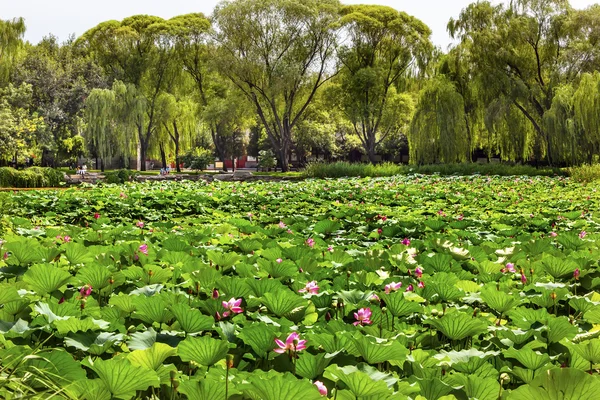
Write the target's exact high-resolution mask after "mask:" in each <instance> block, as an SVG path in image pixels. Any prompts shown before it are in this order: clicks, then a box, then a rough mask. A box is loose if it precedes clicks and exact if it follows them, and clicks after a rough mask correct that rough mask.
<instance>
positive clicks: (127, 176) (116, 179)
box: [104, 169, 137, 183]
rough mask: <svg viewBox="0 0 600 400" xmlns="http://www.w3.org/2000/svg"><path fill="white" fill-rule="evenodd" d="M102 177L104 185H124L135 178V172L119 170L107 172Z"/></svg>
mask: <svg viewBox="0 0 600 400" xmlns="http://www.w3.org/2000/svg"><path fill="white" fill-rule="evenodd" d="M104 176H105V178H106V183H125V182H131V181H132V180H133V179H134V178H135V177H136V176H137V172H136V171H132V170H130V169H120V170H117V171H110V172H107V173H106V174H104Z"/></svg>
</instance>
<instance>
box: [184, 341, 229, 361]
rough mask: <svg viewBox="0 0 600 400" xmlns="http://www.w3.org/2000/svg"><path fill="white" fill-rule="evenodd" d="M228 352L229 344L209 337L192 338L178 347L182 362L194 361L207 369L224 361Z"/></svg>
mask: <svg viewBox="0 0 600 400" xmlns="http://www.w3.org/2000/svg"><path fill="white" fill-rule="evenodd" d="M228 351H229V346H228V344H227V342H224V341H222V340H218V339H213V338H211V337H208V336H201V337H191V336H190V337H187V338H186V339H185V340H184V341H182V342H181V343H179V345H178V346H177V354H178V355H179V357H181V360H182V361H186V362H187V361H194V362H196V363H198V364H200V365H204V366H205V367H210V366H211V365H214V364H215V363H216V362H217V361H219V360H222V359H224V358H225V356H227V352H228Z"/></svg>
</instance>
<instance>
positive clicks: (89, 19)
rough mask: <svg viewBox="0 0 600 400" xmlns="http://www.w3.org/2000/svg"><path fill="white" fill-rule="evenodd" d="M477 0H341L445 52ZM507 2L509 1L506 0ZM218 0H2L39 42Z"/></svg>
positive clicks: (577, 3) (4, 9)
mask: <svg viewBox="0 0 600 400" xmlns="http://www.w3.org/2000/svg"><path fill="white" fill-rule="evenodd" d="M473 1H474V0H342V2H343V3H346V4H380V5H388V6H391V7H394V8H396V9H398V10H401V11H405V12H407V13H408V14H411V15H414V16H415V17H417V18H419V19H421V20H422V21H423V22H425V23H426V24H427V25H429V27H430V28H431V30H432V31H433V36H432V39H433V42H434V43H435V44H436V45H438V46H441V47H442V48H443V49H445V48H446V47H447V46H448V44H450V38H449V37H448V34H447V32H446V24H447V23H448V20H449V19H450V17H457V16H458V14H459V13H460V11H461V10H462V9H463V8H464V7H466V6H467V5H468V4H470V3H471V2H473ZM497 1H499V0H496V2H497ZM505 1H507V0H505ZM596 1H597V0H571V5H572V6H573V7H575V8H585V7H587V6H589V5H591V4H593V3H595V2H596ZM217 3H218V1H217V0H167V1H165V0H100V1H96V0H94V1H90V0H87V1H86V0H0V19H9V18H14V17H24V18H25V22H26V24H27V33H26V34H25V38H26V39H27V40H29V41H30V42H32V43H37V42H38V41H39V40H40V39H41V38H42V37H44V36H46V35H48V34H49V33H52V34H54V35H55V36H58V38H59V39H60V40H61V41H62V40H65V39H67V38H68V36H69V35H70V34H72V33H74V34H75V35H76V36H78V35H81V34H82V33H83V32H85V31H86V30H88V29H89V28H92V27H93V26H95V25H97V24H98V23H100V22H102V21H106V20H111V19H117V20H120V19H123V18H125V17H129V16H131V15H136V14H150V15H157V16H160V17H163V18H170V17H173V16H175V15H180V14H187V13H191V12H203V13H205V14H207V15H209V14H211V12H212V10H213V8H214V6H215V5H216V4H217Z"/></svg>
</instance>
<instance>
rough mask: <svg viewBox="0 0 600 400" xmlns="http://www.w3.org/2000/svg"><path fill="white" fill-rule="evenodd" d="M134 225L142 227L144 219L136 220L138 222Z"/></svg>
mask: <svg viewBox="0 0 600 400" xmlns="http://www.w3.org/2000/svg"><path fill="white" fill-rule="evenodd" d="M135 226H137V227H138V228H143V227H144V221H138V222H136V223H135Z"/></svg>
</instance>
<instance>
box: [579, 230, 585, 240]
mask: <svg viewBox="0 0 600 400" xmlns="http://www.w3.org/2000/svg"><path fill="white" fill-rule="evenodd" d="M585 235H587V232H586V231H581V232H579V239H583V238H584V237H585Z"/></svg>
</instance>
